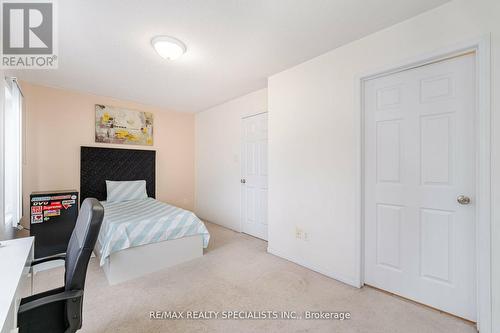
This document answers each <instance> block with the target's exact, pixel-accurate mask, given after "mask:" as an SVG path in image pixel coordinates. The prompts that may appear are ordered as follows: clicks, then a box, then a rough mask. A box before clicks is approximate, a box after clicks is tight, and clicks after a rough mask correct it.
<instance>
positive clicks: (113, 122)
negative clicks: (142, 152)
mask: <svg viewBox="0 0 500 333" xmlns="http://www.w3.org/2000/svg"><path fill="white" fill-rule="evenodd" d="M95 141H96V142H102V143H119V144H130V145H144V146H152V145H153V114H152V113H150V112H141V111H135V110H127V109H122V108H117V107H112V106H106V105H100V104H96V106H95Z"/></svg>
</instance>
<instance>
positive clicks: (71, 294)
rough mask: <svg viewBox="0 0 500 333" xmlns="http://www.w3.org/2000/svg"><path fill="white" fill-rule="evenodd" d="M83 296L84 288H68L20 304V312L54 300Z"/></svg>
mask: <svg viewBox="0 0 500 333" xmlns="http://www.w3.org/2000/svg"><path fill="white" fill-rule="evenodd" d="M82 296H83V290H67V291H63V292H61V293H57V294H53V295H49V296H45V297H42V298H39V299H36V300H33V301H31V302H28V303H24V304H21V305H20V306H19V311H18V313H20V314H21V313H24V312H28V311H31V310H33V309H36V308H38V307H40V306H44V305H47V304H50V303H54V302H60V301H65V300H69V299H72V298H78V297H82Z"/></svg>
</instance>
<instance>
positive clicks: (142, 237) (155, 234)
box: [96, 198, 210, 266]
mask: <svg viewBox="0 0 500 333" xmlns="http://www.w3.org/2000/svg"><path fill="white" fill-rule="evenodd" d="M101 203H102V205H103V206H104V220H103V222H102V227H101V231H100V233H99V238H98V241H97V244H96V250H97V252H98V254H99V257H100V265H101V266H103V265H104V263H105V262H106V258H107V257H108V256H109V255H110V254H112V253H114V252H117V251H120V250H124V249H127V248H130V247H134V246H139V245H145V244H150V243H156V242H161V241H165V240H172V239H177V238H182V237H187V236H194V235H200V234H201V235H203V247H204V248H206V247H207V246H208V241H209V239H210V234H209V233H208V230H207V228H206V227H205V225H204V224H203V222H202V221H201V220H200V219H199V218H198V217H197V216H196V215H194V213H192V212H190V211H187V210H184V209H181V208H178V207H175V206H171V205H168V204H166V203H163V202H160V201H158V200H155V199H153V198H147V199H142V200H133V201H126V202H109V203H108V202H106V201H103V202H101Z"/></svg>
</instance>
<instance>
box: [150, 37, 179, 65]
mask: <svg viewBox="0 0 500 333" xmlns="http://www.w3.org/2000/svg"><path fill="white" fill-rule="evenodd" d="M151 45H153V47H154V49H155V50H156V52H158V54H159V55H160V57H162V58H165V59H167V60H176V59H179V58H180V57H181V56H182V55H183V54H184V53H186V45H185V44H184V43H183V42H181V41H180V40H178V39H177V38H174V37H170V36H156V37H154V38H153V39H152V40H151Z"/></svg>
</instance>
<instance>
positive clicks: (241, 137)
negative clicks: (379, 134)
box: [239, 110, 269, 239]
mask: <svg viewBox="0 0 500 333" xmlns="http://www.w3.org/2000/svg"><path fill="white" fill-rule="evenodd" d="M265 113H268V110H265V111H258V112H255V113H248V114H244V115H242V116H241V117H240V128H241V133H240V178H241V179H243V176H245V175H244V174H243V170H244V167H243V163H241V162H242V161H243V154H242V152H243V151H244V144H245V142H244V141H245V133H244V131H243V120H244V119H246V118H250V117H255V116H259V115H261V114H265ZM268 117H269V115H268ZM268 119H269V118H268ZM267 132H268V135H269V129H268V131H267ZM268 143H269V136H268ZM267 161H268V165H269V158H268V159H267ZM243 191H244V189H243V187H241V189H240V230H239V232H243V223H244V222H245V221H243V205H244V204H243ZM268 239H269V230H268Z"/></svg>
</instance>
